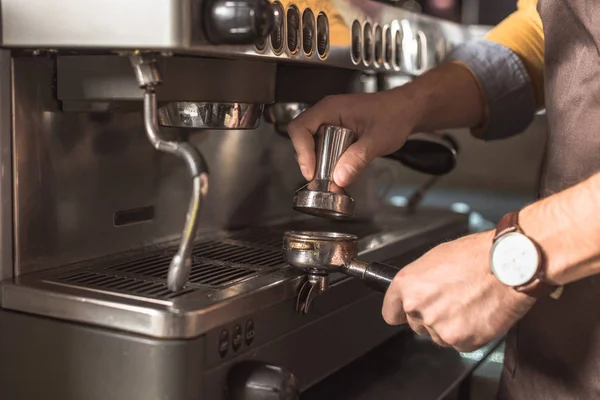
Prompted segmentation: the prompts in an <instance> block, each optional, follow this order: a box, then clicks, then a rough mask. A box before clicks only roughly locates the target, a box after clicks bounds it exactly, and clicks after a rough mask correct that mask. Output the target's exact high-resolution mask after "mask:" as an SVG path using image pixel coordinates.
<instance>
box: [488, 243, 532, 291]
mask: <svg viewBox="0 0 600 400" xmlns="http://www.w3.org/2000/svg"><path fill="white" fill-rule="evenodd" d="M491 264H492V272H493V273H494V275H496V277H497V278H498V280H500V282H502V283H504V284H505V285H508V286H520V285H524V284H525V283H527V282H529V281H530V280H531V279H532V278H533V277H534V276H535V274H536V272H537V270H538V267H539V264H540V254H539V252H538V249H537V247H536V246H535V244H534V243H533V241H531V239H529V238H528V237H527V236H525V235H523V234H521V233H518V232H513V233H509V234H506V235H504V236H502V237H501V238H500V239H498V240H497V241H496V242H495V243H494V246H493V247H492V252H491Z"/></svg>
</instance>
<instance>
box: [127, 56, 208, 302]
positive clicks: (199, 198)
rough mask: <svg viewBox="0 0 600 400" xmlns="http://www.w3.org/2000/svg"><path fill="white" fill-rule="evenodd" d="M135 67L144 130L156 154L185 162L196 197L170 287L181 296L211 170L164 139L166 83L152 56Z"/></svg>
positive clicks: (135, 61)
mask: <svg viewBox="0 0 600 400" xmlns="http://www.w3.org/2000/svg"><path fill="white" fill-rule="evenodd" d="M131 64H132V66H133V70H134V72H135V76H136V78H137V80H138V84H139V86H140V88H141V89H142V90H143V91H144V126H145V127H146V135H147V136H148V139H149V140H150V143H152V145H153V146H154V147H155V148H156V150H159V151H163V152H165V153H170V154H173V155H176V156H177V157H179V158H181V159H182V160H183V161H185V164H186V166H187V168H188V172H189V173H190V175H191V177H192V196H191V198H190V204H189V206H188V211H187V214H186V217H185V225H184V228H183V233H182V235H181V242H180V244H179V249H178V251H177V254H175V255H174V256H173V260H172V261H171V265H170V266H169V273H168V276H167V286H168V287H169V289H170V290H172V291H174V292H177V291H180V290H182V289H183V287H184V286H185V284H186V283H187V281H188V279H189V275H190V272H191V269H192V254H191V253H192V245H193V242H194V238H195V237H196V231H197V230H198V223H199V217H200V206H201V205H202V203H203V200H204V199H205V198H206V194H207V191H208V168H207V167H206V161H205V160H204V157H202V154H201V153H200V152H199V151H198V150H197V149H196V148H195V147H194V146H192V145H191V144H189V143H187V142H177V141H169V140H166V139H164V137H163V135H162V133H161V132H160V128H159V127H158V115H157V114H158V111H157V108H158V107H157V101H156V94H155V92H154V90H155V88H156V87H157V86H159V85H160V84H161V83H162V81H161V78H160V71H159V70H158V66H157V64H156V61H155V58H154V56H152V55H134V56H132V57H131Z"/></svg>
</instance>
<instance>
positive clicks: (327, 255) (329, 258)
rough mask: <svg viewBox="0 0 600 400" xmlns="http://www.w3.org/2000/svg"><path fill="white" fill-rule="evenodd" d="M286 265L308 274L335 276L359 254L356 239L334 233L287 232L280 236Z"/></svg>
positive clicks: (351, 236)
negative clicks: (331, 274) (330, 274)
mask: <svg viewBox="0 0 600 400" xmlns="http://www.w3.org/2000/svg"><path fill="white" fill-rule="evenodd" d="M283 252H284V259H285V261H286V262H287V263H288V264H290V265H291V266H293V267H295V268H298V269H301V270H304V271H306V272H309V273H310V272H311V271H314V270H317V271H322V272H338V271H340V270H341V269H343V268H344V267H345V266H347V265H349V264H350V262H351V261H352V259H354V258H355V257H356V255H357V254H358V236H356V235H352V234H348V233H337V232H309V231H288V232H285V233H284V235H283Z"/></svg>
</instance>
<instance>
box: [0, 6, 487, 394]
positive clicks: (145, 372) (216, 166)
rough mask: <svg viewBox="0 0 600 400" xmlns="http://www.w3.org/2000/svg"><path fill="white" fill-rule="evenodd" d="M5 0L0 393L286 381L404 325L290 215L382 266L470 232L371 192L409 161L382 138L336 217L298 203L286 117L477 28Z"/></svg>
mask: <svg viewBox="0 0 600 400" xmlns="http://www.w3.org/2000/svg"><path fill="white" fill-rule="evenodd" d="M0 7H1V24H2V26H1V29H2V35H1V37H0V43H1V49H0V164H1V165H0V170H1V171H2V173H1V174H0V200H1V207H0V245H1V249H2V252H1V264H0V281H1V284H0V391H1V396H2V398H6V399H10V400H36V399H42V398H43V399H47V398H52V399H54V398H57V399H69V400H70V399H73V400H92V399H93V400H108V399H110V400H125V399H126V400H132V399H170V400H192V399H194V400H198V399H210V400H221V399H252V398H264V399H267V398H269V399H270V398H277V399H295V398H297V396H298V393H300V392H303V391H305V390H306V389H308V388H310V387H312V386H314V385H315V384H316V383H318V382H320V381H322V380H323V379H324V378H326V377H327V376H329V375H330V374H332V373H333V372H335V371H337V370H339V369H340V368H342V367H343V366H345V365H347V364H349V363H350V362H352V361H353V360H355V359H356V358H358V357H359V356H361V355H363V354H365V353H367V352H368V351H369V350H370V349H372V348H374V347H375V346H377V345H379V344H381V343H383V342H384V341H385V340H387V339H389V338H390V337H392V336H394V335H396V334H398V332H399V330H401V329H402V328H397V327H390V326H388V325H386V324H385V322H384V321H383V319H382V317H381V304H382V296H381V294H380V293H377V292H376V291H372V290H371V289H370V288H369V287H367V286H366V285H363V284H362V283H361V281H360V279H355V278H353V277H350V276H348V275H346V274H344V273H342V272H340V271H331V273H330V274H328V276H327V279H326V286H327V287H326V288H325V287H323V285H324V283H323V282H324V280H323V279H320V280H319V279H316V280H315V279H314V274H311V273H307V272H306V271H304V270H302V269H300V268H296V267H294V266H292V265H290V264H288V262H286V259H285V258H284V254H283V251H282V242H283V237H284V233H285V232H286V231H289V230H299V231H331V232H340V233H342V234H347V235H349V236H348V237H350V238H355V239H356V240H355V242H353V243H354V245H355V253H356V254H355V255H357V256H358V257H360V259H361V261H362V262H367V263H368V262H385V263H388V264H392V265H397V266H402V265H406V264H407V263H409V262H410V261H412V260H414V259H415V258H417V257H419V256H420V255H422V254H423V253H424V252H425V251H427V250H428V249H430V248H432V247H433V246H435V245H436V244H438V243H440V242H443V241H445V240H448V239H451V238H454V237H457V236H460V235H462V234H464V233H466V232H467V229H468V220H467V216H465V215H462V214H458V213H454V212H450V211H447V210H433V209H424V208H420V207H410V208H409V209H405V208H402V207H393V206H390V205H386V204H385V203H384V201H383V198H384V195H385V192H386V190H389V188H390V186H391V185H393V176H394V174H393V172H394V171H395V170H397V169H398V168H406V167H407V165H409V164H410V163H408V164H407V162H401V163H398V162H396V160H392V159H391V158H382V159H380V160H376V161H375V162H374V163H373V164H372V165H371V166H370V167H369V168H368V169H367V171H365V173H364V174H362V175H361V177H360V178H359V179H358V180H357V182H356V183H354V184H353V185H352V186H351V187H349V188H347V195H348V196H349V197H351V199H352V203H353V210H352V213H351V215H350V218H346V219H339V218H333V219H332V218H324V217H323V216H322V215H321V216H319V215H316V216H315V215H314V213H313V214H310V213H306V212H299V211H302V210H298V207H294V204H293V199H294V198H297V196H298V192H297V191H298V190H299V189H300V188H302V187H304V186H305V185H306V182H304V180H303V178H302V177H301V175H300V173H299V171H298V167H297V165H296V161H295V158H294V151H293V148H292V145H291V142H290V141H289V138H288V137H287V134H286V126H287V124H288V123H289V121H291V120H292V119H293V118H294V117H295V116H297V115H298V114H299V113H301V112H302V111H303V110H305V109H306V108H307V107H309V106H310V105H312V104H314V103H316V102H317V101H319V100H320V99H322V98H323V97H324V96H328V95H335V94H343V93H357V92H373V91H377V90H383V89H384V88H388V87H389V86H390V85H392V84H393V82H400V81H405V80H406V79H411V77H414V76H418V75H419V74H421V73H423V72H424V71H427V70H428V69H431V68H432V67H434V66H436V65H437V64H439V63H440V62H441V61H442V60H443V58H444V56H445V55H446V54H447V52H448V51H450V50H451V49H452V48H453V47H454V46H456V45H457V44H459V43H462V42H464V41H466V40H470V39H472V38H475V37H479V36H480V35H481V34H482V31H481V30H480V29H472V28H469V27H465V26H461V25H456V24H452V23H448V22H444V21H440V20H436V19H433V18H430V17H427V16H424V15H419V14H415V13H412V12H410V11H407V10H405V9H403V8H401V7H398V6H396V5H394V4H390V3H389V2H385V3H384V2H378V1H366V0H365V1H359V0H327V1H324V0H302V1H300V0H296V1H288V0H282V1H272V2H271V1H266V0H144V1H142V0H119V1H116V0H115V1H112V0H108V1H107V0H87V1H72V0H52V1H48V0H45V1H41V0H2V1H1V3H0ZM417 147H419V146H417ZM392 158H393V157H392ZM396 158H398V157H396ZM409 158H410V157H409ZM405 161H406V160H405ZM409 166H410V165H409ZM428 179H429V178H424V180H426V181H428V182H429V180H428ZM431 179H433V180H435V179H437V178H431ZM311 277H312V278H311ZM307 282H308V284H307ZM314 287H316V288H317V289H316V290H313V288H314ZM325 289H326V290H325ZM309 292H310V293H311V294H310V295H309V294H308V293H309ZM299 299H301V300H299ZM309 305H310V307H309ZM253 396H254V397H253ZM256 396H259V397H256ZM260 396H266V397H260ZM269 396H270V397H269ZM277 396H278V397H277Z"/></svg>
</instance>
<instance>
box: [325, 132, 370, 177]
mask: <svg viewBox="0 0 600 400" xmlns="http://www.w3.org/2000/svg"><path fill="white" fill-rule="evenodd" d="M374 158H375V157H373V156H372V151H371V150H370V145H369V142H368V140H366V139H364V137H362V138H360V139H359V140H358V141H357V142H356V143H354V144H353V145H352V146H350V147H348V150H346V152H345V153H344V154H343V155H342V157H340V159H339V161H338V163H337V165H336V166H335V171H334V172H333V180H334V181H335V183H336V185H338V186H340V187H346V186H348V185H349V184H350V183H352V181H354V179H356V177H357V176H358V175H359V174H360V173H361V172H362V171H363V170H364V169H365V168H366V167H367V165H369V163H370V162H371V161H373V159H374Z"/></svg>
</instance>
